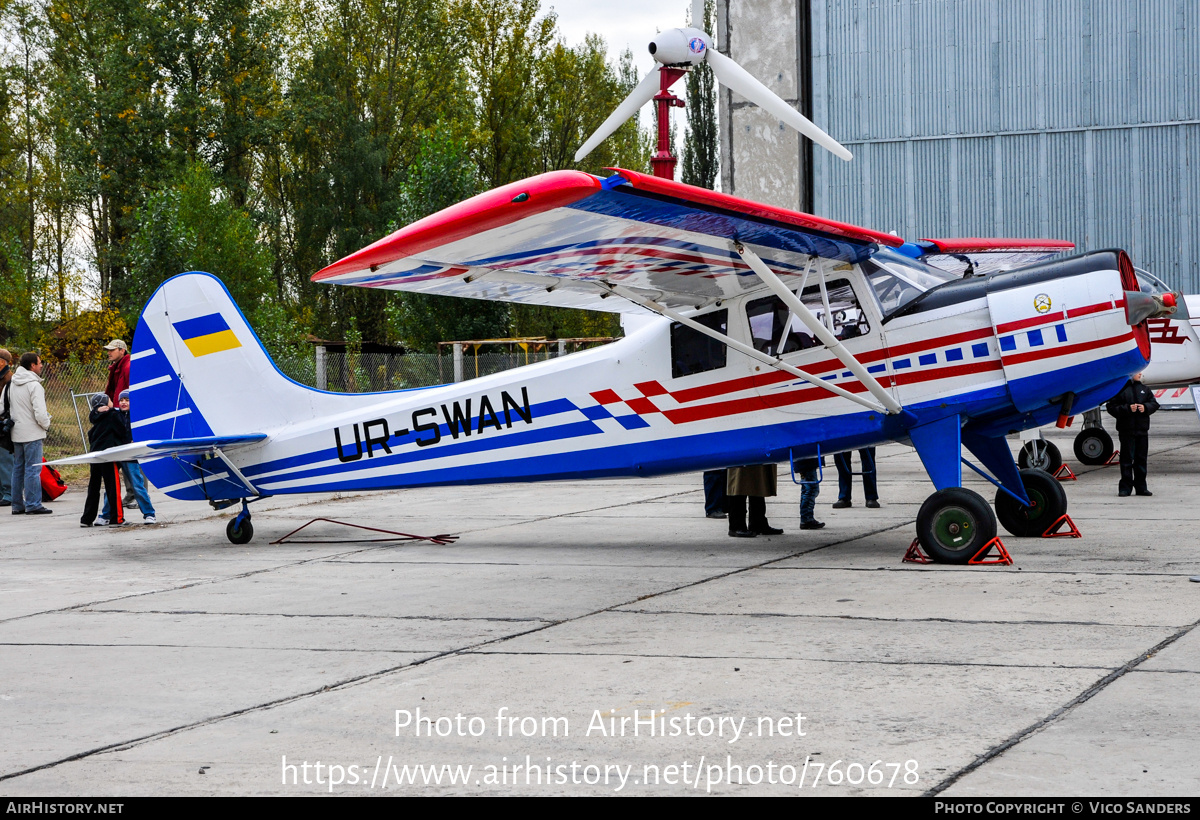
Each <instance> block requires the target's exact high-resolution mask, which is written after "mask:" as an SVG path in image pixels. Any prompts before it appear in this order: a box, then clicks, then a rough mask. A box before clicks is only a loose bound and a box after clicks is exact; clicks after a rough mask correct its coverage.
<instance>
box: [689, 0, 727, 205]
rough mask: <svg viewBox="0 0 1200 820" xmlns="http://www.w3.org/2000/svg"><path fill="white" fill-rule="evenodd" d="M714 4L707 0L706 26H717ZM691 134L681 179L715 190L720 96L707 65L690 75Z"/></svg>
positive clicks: (704, 26)
mask: <svg viewBox="0 0 1200 820" xmlns="http://www.w3.org/2000/svg"><path fill="white" fill-rule="evenodd" d="M715 18H716V13H715V3H714V2H713V0H705V3H704V25H702V26H698V28H700V29H702V30H704V31H712V30H713V29H714V28H715V27H716V19H715ZM687 123H688V132H687V136H686V137H685V138H684V141H683V171H682V173H681V174H680V180H681V181H682V182H685V183H687V184H688V185H697V186H699V187H701V188H710V189H711V188H712V187H713V186H714V185H715V184H716V181H717V163H718V157H719V154H718V151H717V93H716V87H715V85H714V78H713V73H712V68H711V67H710V66H709V65H708V63H707V62H702V63H700V64H699V65H697V66H693V67H692V70H691V71H690V72H688V76H687Z"/></svg>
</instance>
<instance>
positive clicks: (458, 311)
mask: <svg viewBox="0 0 1200 820" xmlns="http://www.w3.org/2000/svg"><path fill="white" fill-rule="evenodd" d="M448 130H449V129H447V128H444V127H441V126H437V127H434V128H431V129H428V130H427V131H425V132H424V133H423V134H422V137H421V147H420V150H419V151H418V153H417V157H416V159H415V160H414V161H413V163H412V165H411V166H409V168H408V170H407V172H406V174H405V179H404V182H403V183H402V184H401V186H400V191H399V197H398V198H399V207H398V208H397V210H396V219H397V222H398V223H399V225H401V226H403V225H407V224H409V223H412V222H416V221H417V220H418V219H421V218H422V217H424V216H428V215H429V214H432V213H435V212H436V211H440V210H441V209H443V208H446V207H449V206H450V205H453V204H454V203H456V202H461V201H462V200H464V199H467V198H469V197H471V196H474V195H475V194H476V193H478V192H479V170H478V168H477V167H476V165H475V163H474V161H473V160H472V158H471V155H470V152H469V151H468V149H467V147H466V145H465V142H464V141H463V140H461V139H455V138H454V137H453V136H451V135H449V134H448V133H447V131H448ZM389 227H393V228H394V227H396V225H392V226H389ZM508 314H509V309H508V305H507V304H506V303H504V302H490V301H484V300H478V299H456V298H453V297H449V296H434V295H430V294H424V293H398V294H396V295H395V296H393V297H392V300H391V301H389V303H388V322H389V326H390V329H391V335H392V336H393V337H394V338H397V339H399V340H400V341H401V342H402V343H403V344H404V345H405V346H406V347H409V348H411V349H413V350H423V351H429V352H432V351H434V350H436V349H437V343H438V342H442V341H451V340H456V339H491V338H496V337H499V336H504V335H505V334H506V332H507V328H508Z"/></svg>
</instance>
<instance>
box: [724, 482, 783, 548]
mask: <svg viewBox="0 0 1200 820" xmlns="http://www.w3.org/2000/svg"><path fill="white" fill-rule="evenodd" d="M726 472H727V474H728V477H727V480H726V484H725V509H726V510H728V512H729V535H730V537H732V538H753V537H754V536H756V535H779V534H780V533H782V532H783V530H780V529H776V528H775V527H772V526H771V525H770V524H768V523H767V496H774V495H775V494H776V492H777V482H776V478H775V465H774V464H751V465H749V466H747V467H730V468H729V469H728V470H727V471H726ZM747 499H748V500H749V506H750V521H749V524H747V522H746V504H747Z"/></svg>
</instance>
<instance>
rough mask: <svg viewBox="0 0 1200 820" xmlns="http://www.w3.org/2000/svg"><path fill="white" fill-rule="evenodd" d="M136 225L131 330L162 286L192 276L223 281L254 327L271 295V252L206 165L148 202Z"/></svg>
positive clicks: (128, 299)
mask: <svg viewBox="0 0 1200 820" xmlns="http://www.w3.org/2000/svg"><path fill="white" fill-rule="evenodd" d="M136 225H137V229H136V233H135V234H134V236H133V239H132V241H131V242H130V247H129V268H130V270H129V273H130V275H129V276H128V277H127V278H126V280H125V282H124V285H125V287H126V290H125V292H124V293H123V294H122V296H123V297H124V298H123V300H122V304H125V305H137V307H136V308H135V309H134V310H133V311H130V312H128V313H127V317H128V318H129V319H130V320H131V321H130V324H133V322H134V321H136V318H137V314H138V313H139V312H140V311H141V306H142V305H144V304H145V303H146V302H147V301H149V299H150V296H151V295H153V293H154V290H155V289H156V288H157V287H158V286H159V285H160V284H162V283H163V282H164V281H165V280H166V279H168V278H170V277H172V276H174V275H175V274H177V273H182V272H184V271H191V270H201V271H207V272H208V273H211V274H213V275H214V276H217V277H218V278H220V280H221V281H222V282H224V283H225V287H227V288H229V293H230V295H232V296H233V299H234V301H235V302H237V304H238V305H239V306H240V307H241V309H242V310H243V311H244V312H245V313H246V314H248V315H249V316H250V317H251V323H252V324H253V318H254V316H255V314H256V313H257V312H258V310H259V308H260V307H262V306H263V304H264V303H265V302H266V299H267V296H268V295H269V294H270V292H271V287H270V285H271V282H270V273H271V256H270V251H268V250H267V248H266V247H265V246H264V245H263V244H262V243H260V242H259V241H258V230H257V228H256V226H255V225H254V222H253V221H252V220H251V219H250V216H249V214H247V213H246V212H245V211H243V210H241V209H239V208H238V207H237V206H235V205H234V204H233V202H231V201H230V199H229V197H228V194H227V193H225V192H224V191H223V190H221V189H220V188H219V187H218V186H217V182H216V179H215V178H214V176H213V174H212V172H211V171H210V170H209V169H208V167H207V166H206V165H204V164H203V163H200V162H196V163H193V164H191V165H189V166H187V167H186V168H185V169H184V171H183V173H182V174H181V175H180V176H179V178H178V179H177V180H175V181H174V183H173V184H171V185H169V186H167V187H165V188H163V189H162V190H160V191H157V192H155V193H153V194H151V195H150V196H148V197H147V198H146V202H145V204H144V205H142V207H141V208H139V209H138V211H137V214H136Z"/></svg>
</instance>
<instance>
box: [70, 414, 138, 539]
mask: <svg viewBox="0 0 1200 820" xmlns="http://www.w3.org/2000/svg"><path fill="white" fill-rule="evenodd" d="M91 406H92V412H91V414H89V415H88V421H90V422H91V423H92V428H91V429H90V430H88V444H89V445H90V449H91V452H93V453H96V452H99V451H100V450H107V449H109V448H111V447H119V446H121V445H122V444H129V443H130V442H131V441H132V440H133V438H132V437H131V436H130V434H129V423H128V422H127V421H126V420H125V418H124V416H123V415H122V414H121V413H118V412H115V411H114V410H113V406H112V402H111V401H109V398H108V396H106V395H104V394H103V393H97V394H96V395H94V396H92V399H91ZM101 484H103V485H104V494H105V496H107V498H108V508H109V509H110V510H111V511H112V520H111V522H110V523H112V524H124V523H125V514H124V511H123V510H122V509H121V479H120V468H119V467H118V465H117V464H114V463H110V464H92V465H91V477H90V478H89V480H88V489H87V498H86V499H85V500H84V502H83V517H82V518H80V519H79V525H80V526H82V527H90V526H92V525H93V524H94V523H95V521H96V512H97V510H99V508H100V485H101Z"/></svg>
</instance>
